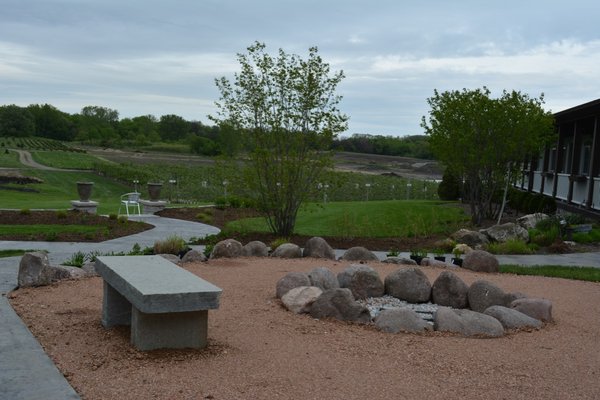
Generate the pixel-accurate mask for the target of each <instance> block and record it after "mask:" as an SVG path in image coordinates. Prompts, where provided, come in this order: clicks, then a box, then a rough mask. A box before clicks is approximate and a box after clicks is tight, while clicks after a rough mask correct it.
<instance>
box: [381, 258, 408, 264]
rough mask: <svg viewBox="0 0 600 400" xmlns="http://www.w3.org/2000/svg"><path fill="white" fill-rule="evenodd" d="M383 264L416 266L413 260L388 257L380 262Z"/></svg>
mask: <svg viewBox="0 0 600 400" xmlns="http://www.w3.org/2000/svg"><path fill="white" fill-rule="evenodd" d="M382 263H385V264H400V265H417V262H416V261H415V260H411V259H410V258H405V257H388V258H386V259H385V260H383V261H382Z"/></svg>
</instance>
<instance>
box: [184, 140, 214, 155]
mask: <svg viewBox="0 0 600 400" xmlns="http://www.w3.org/2000/svg"><path fill="white" fill-rule="evenodd" d="M190 150H191V151H192V153H196V154H200V155H204V156H216V155H217V154H219V146H218V145H217V144H216V143H215V142H214V141H213V140H210V139H209V138H206V137H204V136H193V137H192V138H191V139H190Z"/></svg>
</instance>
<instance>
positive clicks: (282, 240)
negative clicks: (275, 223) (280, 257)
mask: <svg viewBox="0 0 600 400" xmlns="http://www.w3.org/2000/svg"><path fill="white" fill-rule="evenodd" d="M289 241H290V240H289V239H286V238H277V239H275V240H273V241H272V242H271V243H270V244H269V246H271V251H273V250H275V249H276V248H278V247H279V246H281V245H282V244H284V243H288V242H289Z"/></svg>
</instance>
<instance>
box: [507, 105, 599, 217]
mask: <svg viewBox="0 0 600 400" xmlns="http://www.w3.org/2000/svg"><path fill="white" fill-rule="evenodd" d="M554 118H555V123H556V129H557V131H558V139H557V141H556V143H555V144H554V145H552V146H549V147H547V148H546V149H545V151H544V153H543V154H541V155H540V157H537V158H534V159H532V160H531V161H529V162H527V163H525V168H524V172H523V178H522V179H521V181H520V182H518V184H517V187H520V188H521V189H523V190H527V191H529V192H535V193H542V194H544V195H547V196H552V197H553V198H554V199H556V203H557V206H558V207H559V208H562V209H566V210H568V211H576V212H583V213H585V214H590V215H592V214H593V215H595V216H599V215H600V142H599V141H600V137H599V136H600V132H598V131H599V129H600V127H599V123H600V121H599V119H600V99H598V100H594V101H591V102H589V103H585V104H582V105H579V106H576V107H573V108H569V109H568V110H564V111H561V112H558V113H556V114H554Z"/></svg>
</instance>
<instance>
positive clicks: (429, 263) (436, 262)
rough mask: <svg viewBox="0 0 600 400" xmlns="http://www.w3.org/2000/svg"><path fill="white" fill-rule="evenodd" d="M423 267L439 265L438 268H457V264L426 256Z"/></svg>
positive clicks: (422, 263)
mask: <svg viewBox="0 0 600 400" xmlns="http://www.w3.org/2000/svg"><path fill="white" fill-rule="evenodd" d="M421 266H422V267H437V268H456V265H454V264H449V263H447V262H445V261H440V260H436V259H435V258H429V257H425V258H424V259H422V260H421Z"/></svg>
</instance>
